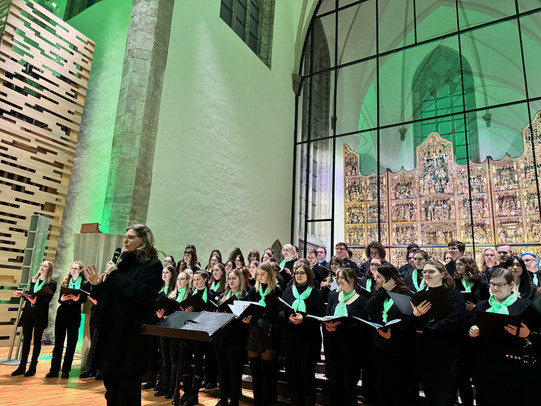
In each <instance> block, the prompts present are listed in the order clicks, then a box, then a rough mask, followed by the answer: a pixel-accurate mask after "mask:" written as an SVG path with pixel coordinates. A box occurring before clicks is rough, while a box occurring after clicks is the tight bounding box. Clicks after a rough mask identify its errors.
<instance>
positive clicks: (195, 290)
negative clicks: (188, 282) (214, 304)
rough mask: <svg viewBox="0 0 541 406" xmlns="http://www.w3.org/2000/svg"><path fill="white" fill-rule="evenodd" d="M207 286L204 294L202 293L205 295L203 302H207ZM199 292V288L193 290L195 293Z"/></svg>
mask: <svg viewBox="0 0 541 406" xmlns="http://www.w3.org/2000/svg"><path fill="white" fill-rule="evenodd" d="M207 290H208V289H207V288H206V287H205V289H204V290H203V294H202V295H201V296H202V297H203V302H205V303H207ZM198 292H199V289H194V291H193V294H192V296H193V295H197V293H198Z"/></svg>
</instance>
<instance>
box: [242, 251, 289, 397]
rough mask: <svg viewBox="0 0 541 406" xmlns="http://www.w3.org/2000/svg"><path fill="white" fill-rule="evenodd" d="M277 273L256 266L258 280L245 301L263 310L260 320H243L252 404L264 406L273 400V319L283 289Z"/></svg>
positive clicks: (275, 342) (261, 266) (275, 315)
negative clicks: (264, 308) (245, 330)
mask: <svg viewBox="0 0 541 406" xmlns="http://www.w3.org/2000/svg"><path fill="white" fill-rule="evenodd" d="M276 278H277V274H276V272H275V271H274V267H273V265H272V264H271V263H270V262H264V263H262V264H260V265H259V268H258V270H257V281H256V284H255V286H254V287H252V288H251V289H250V292H249V294H248V300H249V301H251V302H256V303H258V304H259V305H260V306H264V307H266V309H267V310H266V312H265V313H264V314H263V316H262V317H259V318H257V319H255V320H252V317H251V316H248V317H247V318H246V319H244V320H243V322H245V323H250V330H249V334H248V341H247V344H246V347H247V349H248V358H249V361H250V369H251V371H252V387H253V392H254V405H256V406H267V405H269V404H271V403H274V402H275V401H276V397H277V395H276V371H275V369H276V364H275V360H276V350H277V344H278V343H277V337H276V318H277V315H278V308H279V305H278V303H279V301H278V298H279V297H280V296H281V295H282V290H281V289H280V287H279V286H277V284H276V280H277V279H276Z"/></svg>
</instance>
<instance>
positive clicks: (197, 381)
mask: <svg viewBox="0 0 541 406" xmlns="http://www.w3.org/2000/svg"><path fill="white" fill-rule="evenodd" d="M201 383H203V378H202V377H200V376H194V377H193V384H192V392H191V393H190V396H188V400H187V401H186V403H185V406H194V405H197V404H199V388H200V387H201Z"/></svg>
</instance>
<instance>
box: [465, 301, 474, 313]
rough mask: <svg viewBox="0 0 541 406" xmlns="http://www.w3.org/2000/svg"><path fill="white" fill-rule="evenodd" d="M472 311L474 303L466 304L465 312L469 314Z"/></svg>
mask: <svg viewBox="0 0 541 406" xmlns="http://www.w3.org/2000/svg"><path fill="white" fill-rule="evenodd" d="M473 309H475V303H473V302H466V310H467V311H469V312H471V311H473Z"/></svg>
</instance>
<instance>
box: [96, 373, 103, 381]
mask: <svg viewBox="0 0 541 406" xmlns="http://www.w3.org/2000/svg"><path fill="white" fill-rule="evenodd" d="M96 381H103V372H101V371H99V372H96Z"/></svg>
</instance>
